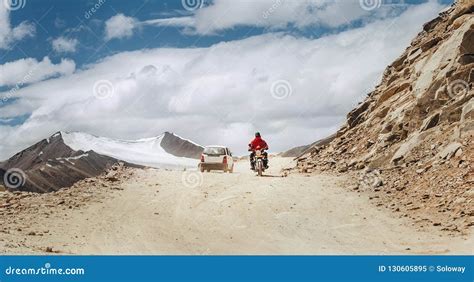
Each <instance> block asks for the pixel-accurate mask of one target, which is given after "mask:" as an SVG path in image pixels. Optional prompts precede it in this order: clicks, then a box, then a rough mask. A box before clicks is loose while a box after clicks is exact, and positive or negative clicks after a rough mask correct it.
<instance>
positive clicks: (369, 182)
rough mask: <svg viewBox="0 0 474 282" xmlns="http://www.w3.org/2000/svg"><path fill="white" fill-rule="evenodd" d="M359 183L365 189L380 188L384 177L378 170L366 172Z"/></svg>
mask: <svg viewBox="0 0 474 282" xmlns="http://www.w3.org/2000/svg"><path fill="white" fill-rule="evenodd" d="M359 183H360V185H361V186H362V187H363V188H365V189H370V188H376V187H378V186H381V185H382V183H383V181H382V176H381V174H380V171H378V170H370V171H366V172H365V173H364V174H362V175H361V177H360V178H359Z"/></svg>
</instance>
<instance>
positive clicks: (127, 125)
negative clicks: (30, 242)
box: [0, 0, 452, 159]
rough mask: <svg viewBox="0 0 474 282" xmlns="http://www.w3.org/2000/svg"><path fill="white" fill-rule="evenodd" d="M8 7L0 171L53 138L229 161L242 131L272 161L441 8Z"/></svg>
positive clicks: (323, 126)
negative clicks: (166, 143)
mask: <svg viewBox="0 0 474 282" xmlns="http://www.w3.org/2000/svg"><path fill="white" fill-rule="evenodd" d="M18 1H19V2H20V3H21V4H23V5H22V6H21V7H20V8H19V9H11V8H12V7H10V9H5V7H2V8H3V9H2V8H0V24H2V23H3V26H4V27H7V28H3V30H2V29H1V28H0V101H1V102H0V131H1V133H0V136H1V137H13V138H15V137H19V136H22V138H21V140H22V142H12V144H3V145H0V159H2V158H5V157H6V156H9V155H10V154H12V153H14V152H15V151H16V150H18V149H20V148H21V147H22V146H23V147H24V146H27V145H28V144H31V143H34V142H35V141H37V140H39V139H41V138H44V137H47V136H48V135H49V134H51V133H53V132H55V131H58V130H69V131H76V130H77V131H87V132H89V133H93V134H98V135H107V136H109V137H114V138H124V139H135V138H141V137H148V136H151V135H157V134H158V133H159V132H162V131H168V130H169V131H174V132H176V133H178V134H180V135H182V136H184V137H187V138H189V139H193V140H195V141H196V142H200V143H203V144H206V143H216V142H215V141H216V140H217V141H219V142H221V143H227V144H231V146H234V147H239V148H236V149H235V151H237V152H242V151H243V149H242V150H241V149H240V144H241V143H243V144H246V142H247V141H244V140H245V139H248V138H249V136H251V134H252V132H253V131H254V130H259V131H263V132H265V133H267V136H269V138H271V139H274V142H272V143H273V144H275V147H276V149H275V150H284V149H287V148H290V147H292V146H297V145H302V144H305V143H309V142H312V141H314V140H316V139H317V138H321V137H324V136H325V135H327V134H330V133H331V132H333V131H335V130H337V128H338V127H339V126H340V125H341V124H342V122H343V121H344V116H345V114H346V113H347V111H349V110H350V109H351V108H352V107H353V106H354V105H356V104H357V102H359V101H360V100H362V99H363V97H364V96H365V95H366V94H367V93H368V92H370V90H371V89H373V87H374V86H375V85H376V84H377V82H378V80H379V79H380V75H381V73H382V71H383V69H384V68H385V66H386V65H388V64H389V63H390V62H391V61H392V60H393V59H395V58H396V57H397V56H398V55H400V54H401V52H402V51H403V50H404V48H405V47H406V46H407V44H409V42H410V40H411V39H412V38H413V37H414V36H415V35H416V34H417V33H418V32H420V31H421V26H422V24H423V23H424V22H426V21H427V20H429V19H431V18H433V17H434V16H436V14H437V13H438V12H439V11H440V10H441V9H442V8H444V7H446V6H447V5H450V4H451V3H452V1H445V0H443V1H395V0H391V1H382V0H379V1H377V0H374V1H358V0H348V1H310V0H305V1H284V0H261V1H249V0H245V1H227V0H214V1H207V2H204V3H202V5H200V6H199V7H197V8H196V7H190V6H189V4H187V3H186V1H159V0H148V1H118V0H97V1H95V0H88V1H60V0H41V1H40V0H18ZM18 1H17V2H18ZM196 1H197V2H198V3H199V4H200V2H199V0H196ZM191 2H192V1H191ZM191 2H188V3H191ZM373 3H375V6H367V5H372V4H373ZM94 7H97V10H96V11H93V8H94ZM331 56H333V60H330V59H331ZM99 82H100V83H102V84H100V83H99ZM104 83H105V85H104ZM97 85H99V87H96V86H97ZM100 87H102V88H100ZM12 89H14V91H13V90H12ZM91 89H92V90H91ZM104 89H105V91H106V92H107V91H109V92H110V91H111V90H113V91H112V92H113V93H112V94H113V95H110V96H112V97H111V98H109V99H102V98H104V97H101V96H100V95H101V92H100V91H102V90H104ZM97 91H99V93H97ZM278 91H283V92H282V93H280V92H278ZM285 91H286V93H285ZM288 91H289V92H288ZM97 94H99V95H97ZM105 94H108V93H105ZM109 94H110V93H109ZM280 94H282V95H283V96H279V95H280ZM285 94H286V95H285ZM97 96H99V99H95V100H91V97H96V98H97ZM105 96H108V95H105ZM105 98H108V97H105ZM252 100H253V102H252ZM256 104H258V105H259V107H256V106H255V105H256ZM311 105H313V106H312V107H310V106H311ZM85 107H87V109H88V110H87V112H84V108H85ZM65 109H68V111H65ZM71 112H72V113H74V114H71ZM79 112H80V113H81V114H78V113H79ZM234 132H235V135H237V136H239V138H236V137H235V136H234ZM295 135H297V136H301V138H299V140H298V142H297V143H294V141H293V140H294V138H292V136H295ZM240 136H241V137H240ZM10 139H11V138H10Z"/></svg>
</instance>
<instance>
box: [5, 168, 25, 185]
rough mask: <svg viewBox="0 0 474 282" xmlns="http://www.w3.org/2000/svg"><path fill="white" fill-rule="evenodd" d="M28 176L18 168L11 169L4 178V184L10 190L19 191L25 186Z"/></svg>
mask: <svg viewBox="0 0 474 282" xmlns="http://www.w3.org/2000/svg"><path fill="white" fill-rule="evenodd" d="M25 182H26V174H25V173H24V172H23V170H21V169H18V168H12V169H9V170H8V171H7V172H6V173H5V175H4V176H3V183H5V186H6V187H7V188H10V189H18V188H20V187H22V186H23V185H25Z"/></svg>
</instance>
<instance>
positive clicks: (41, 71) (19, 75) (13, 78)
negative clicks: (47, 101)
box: [0, 57, 76, 86]
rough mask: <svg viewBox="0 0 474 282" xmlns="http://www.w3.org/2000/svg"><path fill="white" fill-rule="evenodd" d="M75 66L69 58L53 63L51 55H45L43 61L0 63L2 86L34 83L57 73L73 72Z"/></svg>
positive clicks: (30, 60) (0, 81)
mask: <svg viewBox="0 0 474 282" xmlns="http://www.w3.org/2000/svg"><path fill="white" fill-rule="evenodd" d="M75 68H76V65H75V63H74V61H72V60H67V59H63V60H61V62H60V63H58V64H53V63H52V62H51V60H50V59H49V57H44V58H43V60H42V61H38V60H36V59H34V58H27V59H20V60H17V61H13V62H9V63H6V64H3V65H0V86H12V85H19V84H21V85H24V84H29V83H34V82H38V81H41V80H44V79H47V78H50V77H53V76H57V75H67V74H71V73H73V72H74V70H75Z"/></svg>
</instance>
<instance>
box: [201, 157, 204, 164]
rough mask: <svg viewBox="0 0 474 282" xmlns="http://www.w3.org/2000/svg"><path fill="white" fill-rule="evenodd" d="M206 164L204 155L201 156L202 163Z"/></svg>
mask: <svg viewBox="0 0 474 282" xmlns="http://www.w3.org/2000/svg"><path fill="white" fill-rule="evenodd" d="M203 162H204V155H201V163H203Z"/></svg>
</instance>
